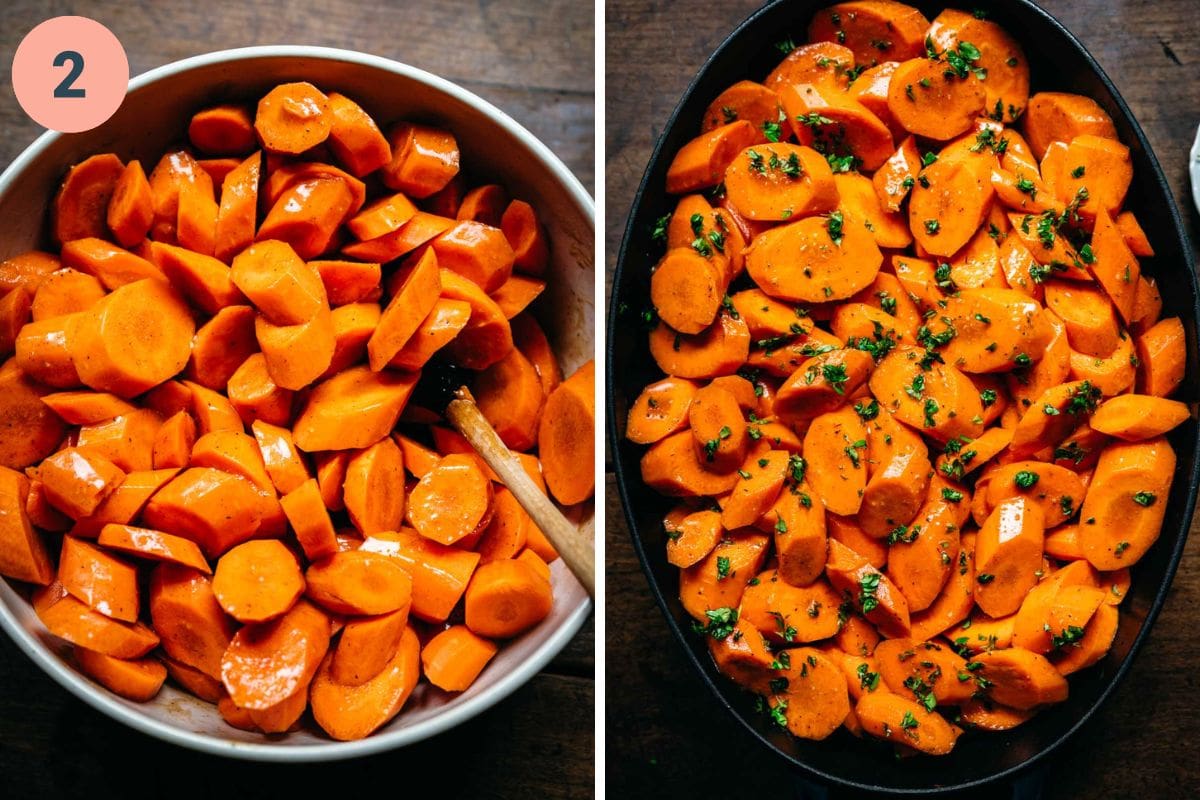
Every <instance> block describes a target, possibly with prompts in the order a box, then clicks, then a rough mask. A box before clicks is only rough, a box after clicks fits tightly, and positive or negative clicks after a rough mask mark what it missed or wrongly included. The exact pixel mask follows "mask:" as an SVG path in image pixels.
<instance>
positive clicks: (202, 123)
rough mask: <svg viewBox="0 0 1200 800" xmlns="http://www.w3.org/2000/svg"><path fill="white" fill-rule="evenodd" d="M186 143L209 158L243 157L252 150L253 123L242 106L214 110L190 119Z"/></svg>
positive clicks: (226, 106) (223, 106)
mask: <svg viewBox="0 0 1200 800" xmlns="http://www.w3.org/2000/svg"><path fill="white" fill-rule="evenodd" d="M188 139H189V140H190V141H191V143H192V145H194V146H195V147H196V149H197V150H199V151H200V152H202V153H206V154H208V155H214V156H237V155H244V154H245V153H247V152H249V151H250V150H252V149H254V144H255V140H254V123H253V121H252V120H251V119H250V112H249V111H248V110H247V109H246V108H245V107H243V106H238V105H220V106H213V107H212V108H206V109H203V110H201V111H197V112H196V113H195V114H193V115H192V119H191V122H189V123H188Z"/></svg>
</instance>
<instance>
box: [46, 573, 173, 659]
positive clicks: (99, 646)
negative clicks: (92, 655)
mask: <svg viewBox="0 0 1200 800" xmlns="http://www.w3.org/2000/svg"><path fill="white" fill-rule="evenodd" d="M31 603H32V605H33V610H34V612H35V613H36V614H37V616H38V619H40V620H41V621H42V624H43V625H45V626H46V630H48V631H50V633H52V634H54V635H55V636H57V637H58V638H60V639H64V640H66V641H68V642H70V643H71V644H75V645H79V646H80V647H87V648H88V649H89V650H95V651H96V652H98V653H103V654H104V655H108V656H112V657H114V658H141V657H142V656H144V655H146V653H149V652H150V651H151V650H153V649H154V648H155V647H157V646H158V644H159V638H158V635H157V634H156V633H155V632H154V631H153V630H151V629H150V628H148V627H146V626H145V625H143V624H142V623H140V622H137V623H133V624H129V623H125V622H121V621H119V620H115V619H112V618H110V617H106V616H105V615H103V614H101V613H100V612H98V611H94V610H92V609H91V608H89V607H88V606H87V605H86V604H84V603H83V602H81V601H79V600H77V599H75V598H74V597H72V596H71V595H69V594H67V590H66V589H65V588H64V587H63V585H62V584H61V583H58V582H57V581H56V582H55V583H52V584H50V585H49V586H45V587H43V588H41V589H38V590H37V591H36V592H34V594H33V597H32V598H31Z"/></svg>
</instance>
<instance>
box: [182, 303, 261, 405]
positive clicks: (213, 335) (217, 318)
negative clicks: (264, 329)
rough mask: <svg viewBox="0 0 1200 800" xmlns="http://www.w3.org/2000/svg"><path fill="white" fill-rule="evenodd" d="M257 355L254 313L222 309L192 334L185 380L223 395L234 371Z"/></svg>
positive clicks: (244, 309) (236, 308) (246, 308)
mask: <svg viewBox="0 0 1200 800" xmlns="http://www.w3.org/2000/svg"><path fill="white" fill-rule="evenodd" d="M257 352H258V341H257V340H256V339H255V337H254V309H252V308H251V307H250V306H226V307H225V308H222V309H221V310H220V311H218V312H217V313H216V314H214V315H213V316H212V317H211V318H210V319H209V320H208V322H206V323H204V324H203V325H201V326H200V329H199V330H197V331H196V335H195V337H193V339H192V357H191V362H190V364H189V377H191V378H192V379H193V380H194V381H196V383H198V384H200V385H201V386H204V387H206V388H208V389H212V390H214V391H218V392H224V391H226V387H227V386H228V384H229V379H230V378H231V377H232V376H233V374H234V372H236V371H237V368H238V367H239V366H241V364H242V362H244V361H245V360H246V359H248V358H250V356H252V355H253V354H255V353H257Z"/></svg>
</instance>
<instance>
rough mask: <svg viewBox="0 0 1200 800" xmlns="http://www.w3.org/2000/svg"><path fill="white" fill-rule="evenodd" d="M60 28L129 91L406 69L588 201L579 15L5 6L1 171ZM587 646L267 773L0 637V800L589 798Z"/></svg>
mask: <svg viewBox="0 0 1200 800" xmlns="http://www.w3.org/2000/svg"><path fill="white" fill-rule="evenodd" d="M304 8H307V10H302V9H304ZM62 14H81V15H84V16H89V17H92V18H93V19H96V20H98V21H100V22H102V23H104V24H105V25H107V26H108V27H109V28H110V29H111V30H112V31H113V32H114V33H115V34H116V35H117V37H118V38H119V39H120V40H121V42H122V43H123V44H124V46H125V51H126V53H127V54H128V57H129V66H130V72H131V74H135V75H136V74H138V73H141V72H144V71H146V70H148V69H150V68H152V67H156V66H159V65H161V64H165V63H167V62H170V61H175V60H177V59H180V58H184V57H186V56H191V55H196V54H198V53H203V52H208V51H212V50H217V49H224V48H231V47H244V46H248V45H256V44H315V45H327V46H333V47H343V48H348V49H353V50H360V51H363V52H367V53H373V54H376V55H380V56H385V57H388V58H393V59H396V60H398V61H403V62H406V63H409V64H412V65H414V66H417V67H421V68H423V69H426V70H429V71H430V72H434V73H437V74H439V75H441V76H443V77H445V78H448V79H450V80H452V81H455V82H457V83H459V84H461V85H462V86H464V87H466V88H467V89H469V90H471V91H473V92H475V93H476V94H479V95H480V96H482V97H484V98H485V99H487V100H489V101H491V102H492V103H494V104H495V105H497V106H499V107H500V108H501V109H503V110H504V111H506V112H507V113H508V114H509V115H511V116H512V117H513V118H515V119H516V120H517V121H518V122H520V123H521V124H522V125H524V126H525V127H527V128H528V129H529V130H530V131H532V132H533V134H534V135H536V136H537V137H539V138H540V139H541V140H542V141H543V142H545V143H546V144H547V145H548V146H549V147H550V149H551V150H553V151H554V152H555V153H557V154H558V156H559V157H560V158H562V159H563V161H564V162H566V164H567V166H568V167H570V168H571V169H572V170H574V172H575V174H576V175H577V176H578V177H579V178H580V180H581V181H583V183H584V185H585V186H587V188H588V189H589V190H592V187H593V179H594V164H595V135H594V132H595V101H594V96H595V95H594V60H593V47H594V25H593V12H592V8H591V7H590V5H589V4H582V3H577V2H574V0H538V1H537V2H533V1H532V0H523V1H522V2H504V3H493V2H483V1H482V0H439V1H438V2H433V3H380V2H367V1H365V0H312V2H299V1H298V0H293V2H289V3H286V4H282V3H254V2H244V0H238V2H229V1H228V0H203V2H183V1H181V0H126V1H125V2H122V3H113V2H101V1H100V0H77V1H76V2H69V3H68V2H66V1H65V0H49V1H47V0H37V1H34V0H5V2H2V3H0V68H2V69H3V80H2V86H0V164H2V165H5V166H6V165H7V164H8V163H9V162H10V161H11V160H12V159H13V158H14V157H15V156H16V155H17V154H18V153H20V151H21V150H22V149H23V148H24V147H25V146H26V145H27V144H29V143H30V142H31V141H32V140H33V139H34V137H35V136H36V135H37V134H39V133H41V130H40V129H39V128H38V127H37V126H36V125H35V124H34V123H33V122H32V121H30V120H29V119H28V118H27V117H25V115H24V114H23V112H22V111H21V110H20V108H19V107H18V106H17V103H16V100H15V99H14V97H13V93H12V86H11V83H10V80H9V75H8V70H9V67H10V65H11V64H12V56H13V52H14V50H15V49H16V46H17V44H18V42H20V40H21V37H22V36H24V34H25V33H26V32H27V31H29V30H30V29H31V28H32V27H33V26H34V25H36V24H37V23H39V22H41V21H42V20H44V19H47V18H49V17H52V16H57V15H62ZM0 224H3V223H2V221H0ZM594 642H595V637H594V632H593V624H592V621H589V622H588V623H587V624H586V625H585V627H584V629H583V631H582V632H581V633H580V634H579V635H578V636H577V637H576V638H575V639H574V640H573V641H572V642H571V644H570V645H569V646H568V647H567V648H566V649H565V650H564V651H563V652H562V654H561V655H559V657H558V658H556V659H555V660H554V661H553V662H552V663H551V664H550V665H549V666H548V667H547V668H546V670H545V671H544V672H543V673H541V674H540V675H538V676H537V677H536V678H534V679H533V680H532V681H530V682H529V683H528V684H527V685H526V686H524V687H523V688H521V689H520V690H518V691H517V692H516V693H515V694H514V695H512V696H511V697H509V698H508V699H507V700H505V701H503V702H501V703H500V704H499V705H498V706H496V707H495V708H493V709H491V710H490V711H488V712H485V713H484V714H482V715H481V716H480V717H478V718H476V719H475V720H474V721H472V722H470V723H468V724H466V725H463V726H460V727H459V728H458V729H456V730H454V731H450V732H447V733H445V734H442V735H440V736H437V737H435V738H433V739H431V740H427V741H425V742H423V743H421V744H418V745H415V746H413V747H410V748H406V749H403V750H399V751H395V752H393V753H390V754H385V755H381V756H375V757H370V758H366V759H361V760H358V761H354V762H352V763H338V764H329V765H295V766H289V767H277V766H270V765H258V764H247V763H244V762H233V761H225V760H222V759H217V758H214V757H208V756H201V755H198V754H195V753H192V752H190V751H185V750H182V749H179V748H176V747H174V746H172V745H167V744H163V743H161V742H158V741H157V740H153V739H150V738H149V737H146V736H143V735H142V734H139V733H136V732H134V731H131V730H129V729H127V728H125V727H124V726H121V725H119V724H117V723H115V722H112V721H110V720H109V719H108V718H107V717H104V716H102V715H101V714H99V713H98V712H96V711H93V710H92V709H91V708H90V707H88V706H85V705H84V704H83V703H81V702H79V701H77V700H75V699H74V698H73V697H72V696H70V695H68V694H67V693H66V692H65V691H64V690H63V689H60V688H59V687H58V685H57V684H55V683H53V682H52V681H51V680H50V679H49V678H47V677H46V676H45V675H43V673H42V672H41V671H40V670H39V669H38V668H37V667H35V666H34V665H33V664H32V662H30V661H28V660H27V659H26V658H25V656H24V655H23V654H22V653H20V652H19V651H18V650H17V649H16V648H15V647H14V646H13V644H12V643H11V642H10V641H9V640H8V638H7V637H5V636H0V797H6V798H14V799H15V798H60V797H61V798H79V797H85V796H86V797H89V798H92V800H101V799H102V798H130V797H135V796H143V795H144V796H147V797H156V798H158V797H172V798H206V797H232V796H236V797H239V798H247V800H249V799H250V798H266V797H276V796H278V797H287V798H290V799H291V800H295V798H302V797H307V796H309V794H308V792H307V791H305V789H313V788H316V787H330V788H329V789H324V791H325V792H328V791H330V790H333V791H336V790H337V789H341V790H343V791H345V790H351V791H353V790H357V789H359V788H360V787H381V788H382V787H387V791H388V792H389V794H391V793H393V792H404V790H405V788H406V787H408V786H411V785H413V784H412V781H414V780H416V781H417V782H418V783H419V784H422V785H426V786H428V785H431V784H434V785H436V786H437V787H438V789H437V796H439V797H446V798H451V797H463V798H514V800H516V799H517V798H529V797H539V798H540V797H545V798H584V797H591V796H592V795H593V781H594V766H593V765H594V760H593V758H594V742H593V735H592V730H593V720H594V698H595V694H594V685H595V684H594V674H595V670H594V667H595V661H594ZM435 782H436V783H435Z"/></svg>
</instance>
